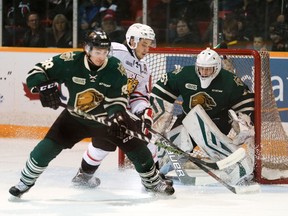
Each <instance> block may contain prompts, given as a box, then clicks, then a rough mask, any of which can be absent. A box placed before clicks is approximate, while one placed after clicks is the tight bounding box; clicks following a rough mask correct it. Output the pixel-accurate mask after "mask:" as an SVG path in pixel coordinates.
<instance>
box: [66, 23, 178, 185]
mask: <svg viewBox="0 0 288 216" xmlns="http://www.w3.org/2000/svg"><path fill="white" fill-rule="evenodd" d="M155 45H156V39H155V33H154V31H153V29H152V28H151V27H150V26H148V25H145V24H141V23H134V24H132V25H131V26H130V27H129V28H128V30H127V32H126V44H125V45H124V44H120V43H115V42H112V43H111V47H112V50H113V51H112V52H111V54H110V55H112V56H114V57H116V58H118V59H119V60H120V61H121V63H122V65H123V67H124V68H125V70H126V73H127V78H128V83H129V84H128V92H129V100H128V110H129V111H130V112H131V113H133V114H135V115H136V116H138V117H139V118H140V119H142V120H143V121H144V122H145V123H146V125H151V124H152V110H151V108H150V103H149V93H150V91H151V86H152V83H151V71H150V68H149V65H148V64H147V63H146V61H145V60H144V57H145V56H146V54H147V53H148V52H149V50H150V47H155ZM141 129H142V128H141ZM146 130H147V128H143V133H144V134H146V135H148V136H149V132H148V131H146ZM148 148H149V150H150V151H151V153H152V156H153V159H154V161H155V163H156V167H157V146H156V145H154V144H152V143H149V144H148ZM115 150H116V146H115V145H107V144H105V145H102V146H101V145H98V144H97V138H92V142H91V143H89V145H88V148H87V150H86V151H85V152H84V154H83V158H82V161H81V167H80V168H79V170H78V172H77V174H76V176H75V177H74V178H73V179H72V182H73V183H74V184H75V185H77V186H79V185H81V186H86V187H90V188H92V187H93V186H96V185H95V184H93V185H90V183H91V180H90V179H89V181H88V180H87V178H83V176H84V174H85V173H84V171H83V170H85V171H86V172H88V173H90V174H93V173H95V172H96V170H97V169H98V168H99V167H100V166H101V163H102V161H103V160H104V158H105V157H106V156H107V155H108V153H109V152H112V151H115ZM166 183H169V184H172V183H173V182H172V181H168V180H166Z"/></svg>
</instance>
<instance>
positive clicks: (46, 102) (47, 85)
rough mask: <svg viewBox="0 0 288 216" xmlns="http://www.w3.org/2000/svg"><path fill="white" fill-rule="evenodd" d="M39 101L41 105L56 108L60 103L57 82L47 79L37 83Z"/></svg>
mask: <svg viewBox="0 0 288 216" xmlns="http://www.w3.org/2000/svg"><path fill="white" fill-rule="evenodd" d="M36 88H37V90H38V91H39V97H40V101H41V104H42V106H43V107H50V108H52V109H55V110H56V109H58V107H59V106H60V104H61V100H60V93H59V91H58V85H57V82H55V81H51V80H48V81H46V82H44V83H41V84H40V85H38V86H37V87H36Z"/></svg>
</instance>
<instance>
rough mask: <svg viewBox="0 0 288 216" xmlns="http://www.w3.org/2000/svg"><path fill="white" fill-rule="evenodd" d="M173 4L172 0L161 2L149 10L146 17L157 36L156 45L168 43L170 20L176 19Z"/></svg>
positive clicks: (162, 0)
mask: <svg viewBox="0 0 288 216" xmlns="http://www.w3.org/2000/svg"><path fill="white" fill-rule="evenodd" d="M175 8H177V7H176V6H175V2H174V1H172V0H161V1H160V2H159V3H158V4H157V5H155V6H154V7H152V8H151V10H150V12H149V14H148V16H149V19H150V20H151V24H150V26H151V27H152V28H153V29H154V31H155V34H156V35H157V43H160V44H161V43H165V42H168V31H167V29H169V23H170V20H171V19H172V18H175V17H177V12H176V11H175Z"/></svg>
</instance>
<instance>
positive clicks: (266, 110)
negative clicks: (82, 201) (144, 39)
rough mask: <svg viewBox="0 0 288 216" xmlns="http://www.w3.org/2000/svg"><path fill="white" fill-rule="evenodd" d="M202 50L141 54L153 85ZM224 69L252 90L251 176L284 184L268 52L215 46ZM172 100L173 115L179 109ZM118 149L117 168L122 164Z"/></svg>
mask: <svg viewBox="0 0 288 216" xmlns="http://www.w3.org/2000/svg"><path fill="white" fill-rule="evenodd" d="M201 51H202V49H185V48H157V49H153V50H151V51H150V53H149V54H148V55H147V56H146V57H145V60H146V61H147V63H148V65H149V66H150V69H151V71H152V81H153V84H154V83H155V82H156V81H157V80H158V79H159V78H160V76H161V74H163V73H167V72H170V71H172V70H173V69H174V68H175V65H181V66H185V65H191V64H194V63H195V61H196V56H197V54H198V53H200V52H201ZM217 52H218V53H219V55H220V56H221V57H222V59H223V61H225V64H223V65H225V67H228V68H226V69H228V70H230V71H232V72H234V73H236V74H237V75H238V76H239V77H240V78H241V79H242V81H243V82H245V83H246V84H247V85H248V86H249V88H250V90H251V91H253V92H255V171H254V173H255V179H256V181H257V182H258V183H261V184H287V183H288V137H287V135H286V133H285V131H284V129H283V126H282V123H281V119H280V115H279V112H278V108H277V105H276V102H275V98H274V93H273V89H272V82H271V74H270V63H269V53H268V52H260V53H258V52H257V51H254V50H242V49H217ZM180 106H181V101H178V102H176V103H175V111H174V113H175V115H176V114H179V113H180V112H181V108H179V107H180ZM125 161H126V160H125V156H124V155H123V153H122V152H121V151H119V161H118V162H119V167H125Z"/></svg>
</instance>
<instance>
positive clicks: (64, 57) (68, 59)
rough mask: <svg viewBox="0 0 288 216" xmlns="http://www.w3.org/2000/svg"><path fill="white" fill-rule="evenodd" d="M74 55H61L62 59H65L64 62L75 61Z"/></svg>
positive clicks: (67, 53) (70, 53)
mask: <svg viewBox="0 0 288 216" xmlns="http://www.w3.org/2000/svg"><path fill="white" fill-rule="evenodd" d="M74 55H75V54H74V53H73V52H65V53H62V54H61V55H60V59H63V60H64V61H73V60H74V58H73V56H74Z"/></svg>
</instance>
